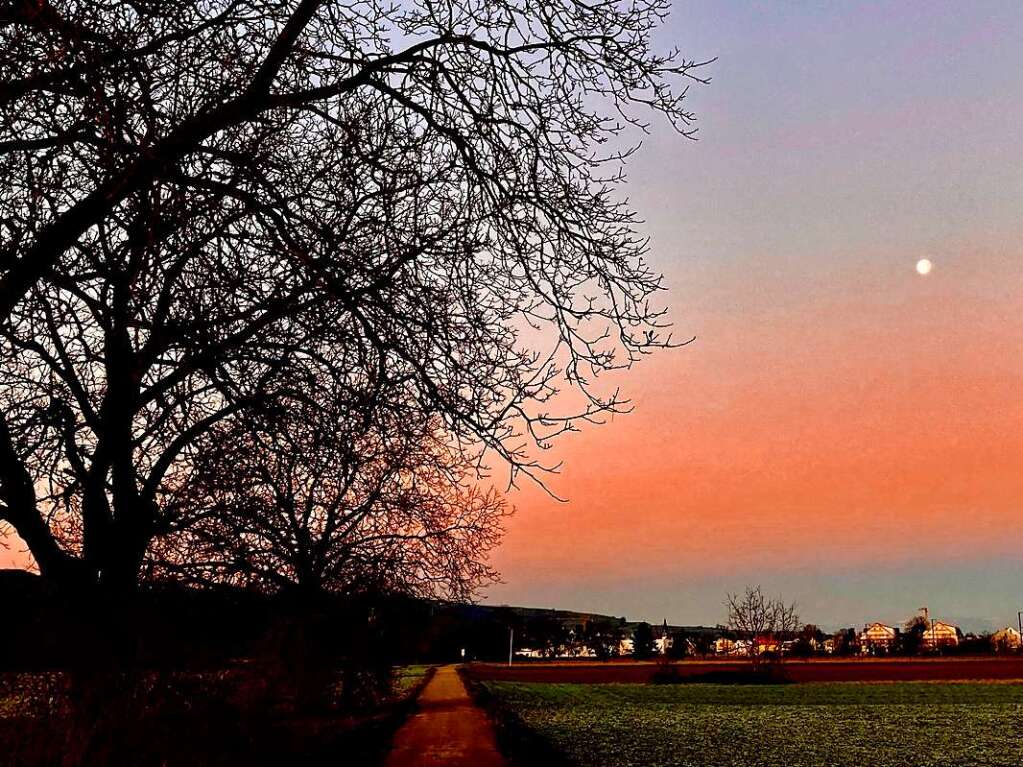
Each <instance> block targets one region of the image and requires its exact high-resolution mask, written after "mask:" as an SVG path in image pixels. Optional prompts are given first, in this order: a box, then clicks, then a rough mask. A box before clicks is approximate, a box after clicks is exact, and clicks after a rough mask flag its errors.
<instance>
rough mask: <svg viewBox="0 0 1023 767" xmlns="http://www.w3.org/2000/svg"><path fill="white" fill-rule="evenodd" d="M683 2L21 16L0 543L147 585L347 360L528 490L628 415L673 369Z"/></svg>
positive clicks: (3, 202)
mask: <svg viewBox="0 0 1023 767" xmlns="http://www.w3.org/2000/svg"><path fill="white" fill-rule="evenodd" d="M668 6H669V3H668V2H667V0H643V1H641V2H637V3H632V4H628V5H618V4H604V3H598V4H584V3H578V2H574V1H573V0H563V1H562V2H555V3H544V4H539V5H525V6H522V5H520V4H518V3H512V2H500V1H499V2H491V3H485V4H477V3H464V2H445V3H422V4H395V5H394V6H387V5H378V4H362V3H341V2H334V1H332V0H295V2H291V3H280V2H270V0H202V2H200V1H199V0H176V1H175V2H169V3H139V2H129V0H111V1H110V2H105V3H87V2H71V1H69V2H64V3H56V2H49V0H13V2H9V3H6V4H5V5H3V7H2V9H0V71H3V72H4V73H5V77H4V82H3V84H2V85H0V173H2V174H3V176H4V178H5V179H7V180H8V183H7V184H5V185H4V186H3V187H2V188H0V238H2V239H0V320H2V326H0V330H2V345H0V413H2V418H0V501H2V503H0V520H3V521H5V522H7V523H9V524H10V525H12V526H13V528H14V529H15V530H16V532H17V533H18V534H19V535H20V536H21V537H22V538H23V539H24V541H25V542H26V543H27V545H28V547H29V548H30V550H31V552H32V554H33V556H34V557H35V560H36V562H37V563H38V565H39V568H40V570H41V572H42V573H43V574H45V575H47V576H50V577H53V578H56V579H60V580H63V581H66V582H72V583H100V584H108V585H110V586H112V587H116V588H130V587H131V586H132V585H133V584H134V583H135V581H136V578H137V577H138V573H139V569H140V567H141V564H142V562H143V561H144V559H145V557H146V552H147V551H148V550H149V549H150V548H151V546H152V544H153V541H154V540H158V539H159V538H160V537H161V536H165V535H169V534H171V533H172V532H173V533H176V532H178V531H177V530H176V529H175V526H176V525H177V524H178V523H179V522H180V519H179V518H178V516H177V509H176V507H175V506H174V499H176V498H177V497H178V496H179V495H180V481H181V478H183V477H186V476H188V475H189V474H190V472H191V471H192V461H193V460H194V459H195V458H196V457H197V455H198V453H199V451H201V450H203V449H204V448H203V446H204V445H205V444H206V440H208V439H210V438H212V437H213V436H215V435H216V434H219V433H221V431H222V430H227V431H228V432H229V431H230V430H231V429H236V430H244V429H245V428H246V426H245V425H243V424H245V423H248V421H239V423H237V424H234V423H232V422H233V420H234V419H243V418H247V417H248V415H249V414H252V413H260V412H262V411H264V410H266V409H268V408H272V407H273V404H274V401H275V400H276V399H278V398H279V397H281V396H282V394H281V392H280V389H281V387H280V386H279V383H278V382H279V381H280V380H281V375H282V371H286V370H289V369H290V368H291V367H293V366H295V365H296V364H297V361H301V360H305V359H310V358H317V357H318V356H321V355H322V353H323V350H324V349H325V348H331V349H333V350H335V351H336V352H337V353H336V355H335V359H334V362H332V366H334V369H332V371H331V375H334V376H337V377H339V378H341V377H343V376H344V375H348V374H350V373H351V372H352V371H355V373H356V374H357V375H358V376H365V377H370V376H373V375H376V376H377V377H384V375H386V377H387V378H388V379H389V380H391V381H396V382H400V385H401V387H402V396H404V397H406V398H407V402H409V403H414V404H415V405H416V406H417V407H420V408H421V409H422V410H423V411H424V412H427V413H430V414H433V415H435V416H436V423H438V424H442V428H443V430H444V432H445V438H444V439H445V442H446V444H449V445H452V446H453V447H454V448H455V449H456V450H457V451H458V452H459V454H460V457H461V460H462V462H463V463H464V464H465V465H467V466H471V467H473V468H474V469H475V470H477V471H479V472H481V473H485V472H486V470H487V467H488V466H489V465H490V462H491V460H492V459H493V458H495V457H496V458H497V459H499V460H501V461H502V462H504V464H506V465H507V466H509V467H510V469H511V475H510V479H511V481H513V482H514V481H515V479H516V477H517V475H518V474H519V473H521V472H524V473H526V474H527V475H530V476H533V477H537V476H539V475H541V474H542V472H543V470H544V469H546V468H550V467H547V466H545V465H544V464H543V463H542V462H541V461H540V460H539V459H538V458H537V452H536V451H537V448H544V447H546V446H548V445H549V444H550V440H552V439H554V438H556V437H557V436H558V435H559V434H562V433H563V432H565V431H569V430H572V429H574V428H576V427H577V425H578V424H579V423H580V422H583V421H596V420H599V419H600V416H601V414H602V413H606V412H608V411H615V410H621V409H625V408H627V402H626V401H625V400H624V399H622V398H621V397H620V396H619V394H618V392H617V391H613V390H612V391H605V390H603V388H602V387H601V386H598V378H599V376H600V374H601V373H604V372H606V371H609V370H613V369H615V368H620V367H627V366H629V365H631V364H632V363H633V362H634V361H636V360H638V359H639V358H640V357H642V356H643V355H644V354H646V353H648V352H649V351H651V350H653V349H656V348H659V347H664V346H667V345H670V344H671V339H670V336H667V335H665V334H664V321H663V317H662V314H661V312H660V311H659V310H658V309H657V308H656V306H654V305H652V303H651V301H652V299H653V298H654V296H655V294H656V293H657V291H659V290H660V288H661V280H660V277H659V275H657V274H656V273H654V272H652V271H651V270H650V269H649V268H648V267H647V266H646V265H645V263H644V262H643V255H644V252H645V248H646V245H645V242H644V241H643V240H642V239H641V238H639V237H638V236H637V235H636V233H635V223H636V219H635V216H634V215H633V213H632V212H631V211H630V210H629V208H628V207H626V206H624V205H623V204H621V203H620V202H618V198H617V196H616V190H617V189H618V187H619V185H620V182H621V180H622V177H621V167H622V164H623V163H624V161H625V160H626V159H627V157H628V155H629V154H630V153H631V151H632V147H630V146H629V145H628V143H627V141H628V140H629V137H628V135H627V134H626V133H625V132H624V131H626V130H627V129H631V128H642V127H643V124H642V120H643V117H642V114H643V112H644V111H647V112H652V113H655V114H659V115H661V116H663V117H664V118H666V119H667V120H668V121H669V122H670V123H671V124H672V125H673V126H674V127H675V128H676V129H677V130H678V131H679V132H680V133H682V134H684V135H689V134H690V133H691V131H692V128H691V119H692V118H691V115H690V114H689V113H688V112H687V111H686V110H685V109H684V108H683V102H682V98H683V96H684V94H685V90H684V88H680V87H679V86H680V85H684V84H685V83H686V82H687V81H694V80H696V79H697V76H696V67H697V65H696V64H695V63H694V62H692V61H687V60H685V59H683V58H682V57H681V56H680V55H679V54H678V52H669V53H667V54H664V55H662V54H659V53H657V52H656V51H655V50H654V49H653V48H652V47H651V42H650V39H651V34H652V32H653V31H654V29H655V28H656V26H657V25H658V24H659V23H660V21H661V19H662V18H663V16H664V14H665V13H666V12H667V10H668ZM527 338H528V343H527V341H526V339H527ZM566 386H567V387H570V388H572V389H574V390H575V391H576V393H577V394H579V395H581V396H576V397H566V398H559V397H558V396H557V395H558V392H559V389H561V388H564V387H566ZM577 403H581V404H578V406H575V405H576V404H577Z"/></svg>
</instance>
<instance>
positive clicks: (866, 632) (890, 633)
mask: <svg viewBox="0 0 1023 767" xmlns="http://www.w3.org/2000/svg"><path fill="white" fill-rule="evenodd" d="M898 641H899V630H898V629H897V628H894V627H892V626H887V625H885V624H884V623H868V624H867V625H866V626H864V627H863V631H861V632H860V652H861V653H863V654H865V655H887V654H888V653H890V652H893V651H894V650H895V649H896V646H897V645H898Z"/></svg>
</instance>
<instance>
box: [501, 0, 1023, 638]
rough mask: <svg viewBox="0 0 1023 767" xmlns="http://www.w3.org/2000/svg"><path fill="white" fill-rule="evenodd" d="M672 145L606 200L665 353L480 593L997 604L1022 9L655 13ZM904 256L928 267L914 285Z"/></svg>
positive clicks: (646, 611) (1002, 589)
mask: <svg viewBox="0 0 1023 767" xmlns="http://www.w3.org/2000/svg"><path fill="white" fill-rule="evenodd" d="M664 32H665V33H664V34H663V35H662V38H663V41H664V42H666V43H670V44H677V45H679V46H680V47H681V48H682V49H683V50H684V51H686V53H687V55H689V56H692V57H695V58H710V57H714V56H717V57H718V61H717V62H716V63H715V64H714V65H713V66H712V67H710V68H709V70H708V72H709V74H711V75H712V77H713V83H712V84H711V86H710V87H708V88H698V89H693V90H692V92H691V102H690V106H691V108H692V109H693V110H695V111H696V112H697V113H698V115H699V118H700V134H699V135H700V141H699V142H697V143H687V142H679V141H678V140H677V139H675V138H674V137H673V136H671V135H669V133H668V132H667V131H663V130H655V132H654V135H653V136H652V137H651V139H650V140H648V141H647V142H646V145H645V148H644V151H643V152H642V154H641V155H640V156H639V157H638V158H637V159H636V160H635V161H634V162H633V163H632V165H631V170H630V188H629V196H630V198H631V200H632V202H633V203H634V205H635V206H636V207H637V208H638V209H639V210H640V211H641V213H642V214H643V216H644V218H645V219H646V222H647V223H646V225H645V230H646V232H647V233H649V234H650V235H651V237H652V238H653V244H652V247H653V252H652V261H653V263H654V264H655V265H656V266H657V267H658V268H659V269H661V270H663V271H664V272H665V274H666V276H667V280H668V284H669V287H670V296H668V300H669V303H670V307H671V310H672V316H673V319H674V320H675V324H676V327H677V329H678V332H679V334H680V335H695V336H697V341H696V342H695V343H694V344H693V345H691V346H688V347H686V348H684V349H681V350H676V351H673V352H670V353H666V354H663V355H660V357H658V358H654V359H651V360H650V361H648V362H645V363H643V364H642V365H640V366H639V367H638V368H637V369H636V370H635V371H634V373H633V374H632V375H631V376H630V378H629V379H628V380H627V382H626V388H627V393H628V394H630V395H631V396H632V398H633V400H634V402H635V404H636V412H635V413H633V414H631V415H628V416H625V417H622V418H618V419H616V420H615V421H614V422H613V423H610V424H608V425H607V426H604V427H601V428H593V429H589V430H587V431H585V432H584V433H583V434H581V435H574V436H572V437H571V439H569V440H566V441H565V442H564V443H562V444H561V445H560V446H559V447H558V448H557V449H556V450H555V451H554V452H555V455H556V457H557V458H559V459H564V461H565V468H564V470H563V473H562V474H561V475H560V476H558V477H556V478H554V479H553V480H552V483H551V484H552V487H553V489H554V490H555V491H556V492H558V493H559V494H561V495H563V496H567V497H568V498H569V499H570V502H569V503H566V504H559V503H557V502H555V501H553V500H551V499H549V498H547V497H545V496H544V495H543V494H542V493H540V492H538V491H536V490H534V489H524V490H522V491H520V492H517V493H515V494H514V497H513V500H514V501H515V503H516V504H517V506H518V513H517V515H516V516H515V517H514V518H513V519H512V520H511V522H510V524H509V530H508V535H507V538H506V541H505V544H504V545H503V547H502V548H501V549H500V551H499V552H498V553H497V555H496V558H495V562H496V564H497V566H498V567H499V568H500V569H501V571H502V573H503V576H504V580H505V583H504V584H503V585H499V586H496V587H494V588H491V589H490V590H489V598H488V601H489V602H491V603H504V602H507V603H512V604H529V605H537V606H557V607H565V608H575V609H583V610H595V611H601V612H610V613H613V614H625V615H628V616H629V617H630V618H636V619H648V620H655V621H658V622H659V621H660V620H661V619H662V618H667V619H668V620H669V621H674V622H680V623H710V624H713V623H715V622H718V621H721V620H723V619H724V610H723V608H722V605H721V602H722V600H723V598H724V595H725V592H726V591H735V590H739V589H741V588H742V587H743V586H744V584H746V583H747V582H759V583H762V584H763V585H764V587H765V588H767V589H769V590H771V591H773V592H781V593H783V594H784V595H785V596H787V597H789V598H791V599H794V600H796V601H797V602H798V603H799V604H800V606H801V613H802V614H803V616H804V618H806V619H808V620H812V621H815V622H818V623H820V624H822V625H827V626H836V625H854V624H862V623H863V622H864V621H866V620H868V619H881V620H891V621H901V620H904V619H905V618H907V617H908V616H909V615H910V614H911V613H913V611H915V610H916V609H917V608H918V607H920V606H922V605H928V606H929V607H930V608H931V611H932V613H933V614H935V615H939V616H942V617H949V618H953V619H958V620H962V621H963V622H964V625H965V626H966V627H976V628H982V627H984V626H985V625H989V624H990V625H995V624H997V625H999V626H1001V625H1006V624H1009V623H1012V624H1015V622H1016V610H1017V609H1023V588H1021V584H1023V386H1021V384H1023V260H1021V256H1023V47H1021V46H1020V44H1019V43H1020V40H1023V13H1021V12H1020V6H1019V3H1018V1H1016V0H1013V1H1009V2H986V1H984V0H978V1H977V2H970V3H962V2H933V1H929V2H914V1H909V0H900V1H899V2H895V1H892V2H851V1H849V2H828V3H819V2H809V1H807V2H786V1H778V2H754V1H752V0H751V1H749V2H739V1H738V0H686V1H685V2H683V0H678V1H677V2H676V3H675V10H674V14H673V16H672V19H671V23H670V26H669V28H668V29H666V30H665V31H664ZM920 258H929V259H930V260H931V261H933V263H934V269H933V271H932V273H931V274H929V275H928V276H926V277H922V276H920V275H918V274H917V273H916V271H915V269H914V265H915V263H916V262H917V260H918V259H920Z"/></svg>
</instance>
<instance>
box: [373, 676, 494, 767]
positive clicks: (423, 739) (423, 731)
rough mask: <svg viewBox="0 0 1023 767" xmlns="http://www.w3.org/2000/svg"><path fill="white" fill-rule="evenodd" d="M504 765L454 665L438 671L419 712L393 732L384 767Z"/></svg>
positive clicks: (486, 722)
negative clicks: (392, 744)
mask: <svg viewBox="0 0 1023 767" xmlns="http://www.w3.org/2000/svg"><path fill="white" fill-rule="evenodd" d="M441 764H443V765H449V766H450V767H507V765H508V763H507V762H506V761H505V760H504V758H503V757H502V756H501V754H500V753H499V752H498V750H497V744H496V741H495V738H494V728H493V726H492V725H491V724H490V720H488V719H487V716H486V714H484V713H483V711H482V710H481V709H480V708H479V707H478V706H476V705H475V704H474V703H473V701H472V698H470V697H469V693H468V691H467V690H466V689H465V685H464V684H463V683H462V680H461V678H460V677H459V676H458V672H457V671H456V670H455V667H454V666H443V667H442V668H439V669H437V673H436V674H435V675H434V677H433V679H432V680H430V683H429V684H428V685H426V689H424V690H423V692H422V694H420V696H419V701H418V710H417V711H416V713H415V714H413V715H412V716H411V717H410V718H409V720H408V721H407V722H405V724H404V725H403V726H402V727H401V729H399V730H398V732H397V734H396V735H395V736H394V747H393V749H392V751H391V754H390V756H388V758H387V767H429V766H431V765H441Z"/></svg>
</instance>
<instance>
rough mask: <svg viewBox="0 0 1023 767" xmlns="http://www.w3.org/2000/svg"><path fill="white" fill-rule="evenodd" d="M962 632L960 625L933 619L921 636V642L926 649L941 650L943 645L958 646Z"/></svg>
mask: <svg viewBox="0 0 1023 767" xmlns="http://www.w3.org/2000/svg"><path fill="white" fill-rule="evenodd" d="M961 637H962V632H961V631H960V630H959V627H958V626H955V625H953V624H951V623H946V622H945V621H931V622H930V623H929V624H928V626H927V629H926V630H925V631H924V633H923V634H922V635H921V636H920V643H921V646H922V647H923V649H925V650H940V649H941V648H943V647H956V646H957V645H958V644H959V639H960V638H961Z"/></svg>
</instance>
